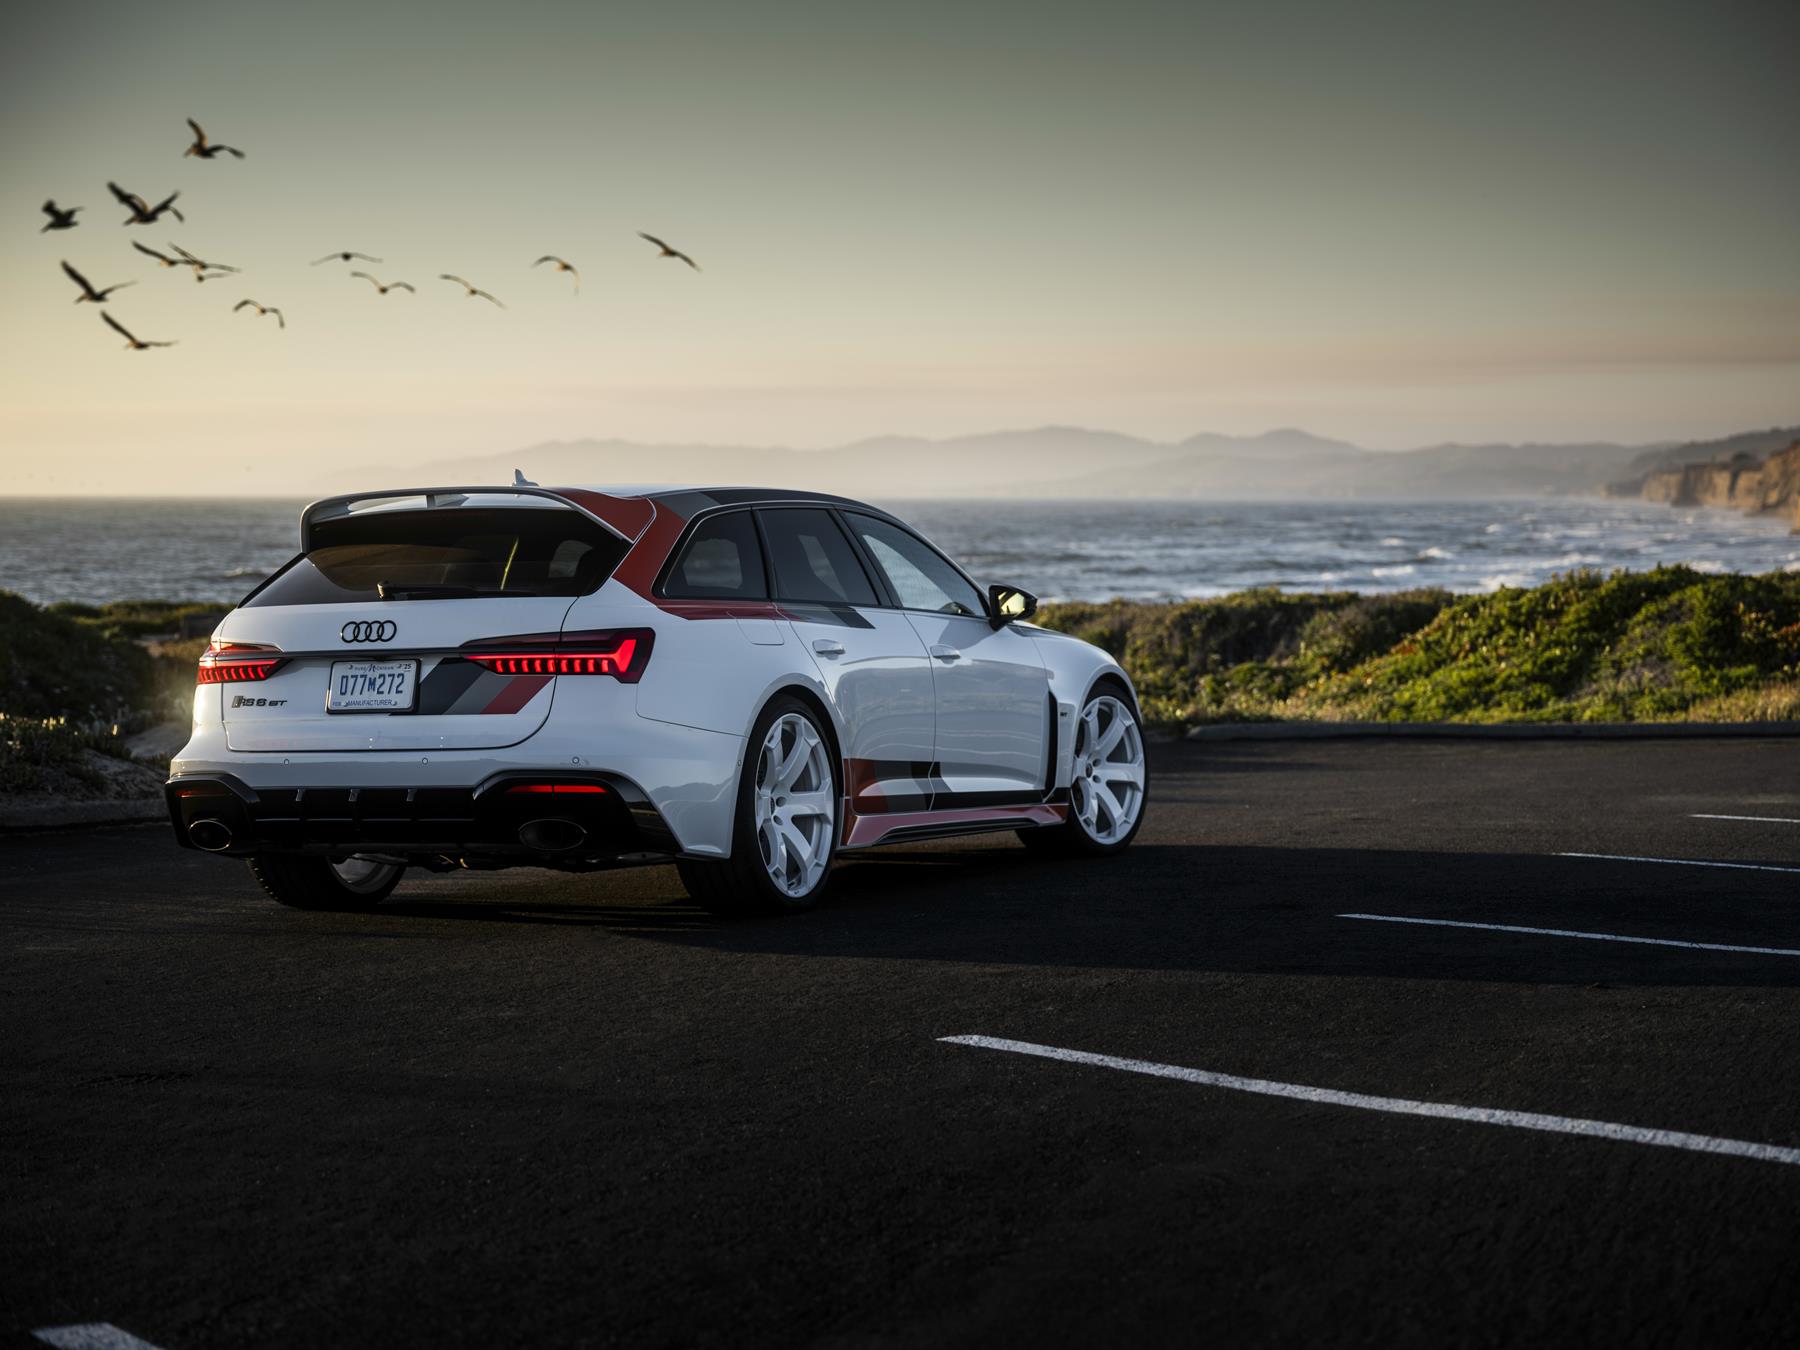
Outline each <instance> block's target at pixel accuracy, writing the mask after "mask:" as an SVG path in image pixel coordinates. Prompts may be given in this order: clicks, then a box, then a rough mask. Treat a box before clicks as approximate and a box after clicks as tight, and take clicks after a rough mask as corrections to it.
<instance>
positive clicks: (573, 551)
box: [167, 489, 679, 867]
mask: <svg viewBox="0 0 1800 1350" xmlns="http://www.w3.org/2000/svg"><path fill="white" fill-rule="evenodd" d="M632 505H635V506H643V505H644V504H643V503H633V504H632ZM645 513H647V510H646V512H644V513H632V512H626V513H623V514H624V517H625V519H624V521H623V525H621V524H618V523H609V522H608V521H607V520H606V519H604V518H603V517H602V516H601V515H600V514H597V513H596V512H595V511H593V510H592V509H589V508H587V507H583V506H579V505H576V504H575V503H572V502H571V501H569V500H566V499H563V498H561V497H559V496H557V495H556V494H554V493H549V492H543V491H535V492H534V491H527V490H518V489H515V490H500V489H469V490H442V491H432V492H424V493H406V494H395V495H388V496H380V497H361V498H344V499H336V500H334V501H332V502H328V503H322V504H320V505H319V506H315V507H313V508H309V510H308V512H307V514H306V516H305V517H303V525H302V551H301V553H300V554H299V555H297V556H296V557H295V558H294V559H293V560H292V561H291V562H290V563H288V564H287V565H286V566H285V567H283V568H282V569H281V570H280V571H278V572H277V573H276V574H275V575H273V576H272V577H270V578H269V579H268V580H267V581H266V582H264V583H263V584H262V585H261V586H259V587H258V588H257V589H256V590H255V591H253V592H252V593H251V594H250V595H249V596H247V597H246V598H245V600H244V601H243V603H242V604H241V605H240V606H239V607H238V608H237V609H235V610H233V611H232V612H231V613H230V614H229V615H228V616H227V617H226V618H225V619H224V621H223V622H222V623H221V624H220V625H219V627H218V629H217V630H216V632H215V633H214V635H213V638H212V642H211V645H210V647H209V650H208V651H207V652H206V654H205V655H204V656H202V657H201V659H200V663H199V668H198V670H197V672H196V687H195V693H194V728H193V738H192V740H191V741H190V742H189V744H188V745H187V747H186V748H185V749H184V750H183V751H182V752H181V754H180V755H179V756H177V758H176V760H175V761H174V763H173V765H172V776H171V778H170V781H169V784H168V789H167V792H168V799H169V808H170V814H171V819H172V821H173V824H174V827H175V831H176V835H177V838H178V839H179V841H180V842H181V843H182V844H184V845H186V846H189V847H194V848H200V849H204V850H207V851H210V852H216V853H226V854H233V855H240V856H250V855H255V854H258V853H261V852H268V851H278V852H301V853H318V854H325V855H330V856H346V855H350V854H355V855H357V856H373V857H385V858H391V859H394V860H405V861H407V862H410V863H426V864H428V865H439V866H444V867H450V866H482V865H504V864H506V863H508V862H513V861H527V860H528V861H536V862H546V861H548V862H558V861H560V862H562V863H564V864H567V865H605V864H607V863H609V862H613V861H618V860H620V859H630V858H632V857H635V856H638V855H652V854H668V853H672V852H675V851H678V848H679V846H678V845H677V843H676V842H675V840H674V838H673V836H672V835H671V834H670V832H669V830H668V827H667V826H666V825H665V824H664V823H663V821H662V819H661V816H660V815H659V813H658V812H657V810H656V808H655V807H654V805H653V804H652V803H651V802H650V801H649V798H648V796H647V794H646V793H645V791H644V790H643V789H642V788H641V787H640V786H639V785H638V784H637V783H636V782H635V781H634V780H633V779H632V777H631V776H630V775H629V774H626V773H622V772H621V771H620V769H619V767H618V764H617V762H615V760H614V759H612V758H611V757H609V756H608V755H607V754H605V753H603V752H602V753H597V752H596V745H598V746H601V747H605V746H607V745H609V744H610V745H612V746H615V747H620V748H628V747H630V746H632V745H634V744H636V743H638V742H641V741H642V739H643V736H644V731H643V727H642V724H641V723H640V720H639V719H638V717H637V713H636V694H635V687H634V686H635V685H636V684H637V682H638V681H639V680H640V679H641V678H642V677H643V675H644V672H645V670H646V668H647V667H648V664H649V662H650V660H651V657H652V652H653V650H654V646H655V639H656V632H655V625H654V622H653V616H654V614H655V611H654V610H653V609H652V608H650V607H649V606H646V605H642V604H641V603H637V602H635V601H634V599H633V597H631V596H629V595H628V594H626V595H624V597H623V599H622V600H621V602H620V603H619V604H618V605H615V606H611V607H605V606H602V607H598V608H596V607H595V606H594V605H593V603H592V601H591V597H593V596H594V595H595V593H596V592H597V591H599V590H600V589H601V588H602V587H604V586H605V585H606V583H607V581H608V579H609V578H610V577H611V576H612V574H613V572H614V570H615V569H616V568H617V567H618V566H619V564H620V563H621V561H622V560H623V559H624V558H625V557H626V556H627V554H628V553H629V552H630V550H631V548H632V545H633V543H634V537H635V535H634V530H633V525H634V524H635V523H636V521H635V518H634V516H635V515H636V514H645ZM636 532H638V533H641V530H639V531H636ZM584 599H587V600H588V603H587V604H586V606H585V608H584V610H583V617H584V618H591V617H594V616H596V615H599V616H600V617H602V618H605V619H608V620H609V622H608V623H607V624H606V626H603V627H593V626H585V627H572V626H571V624H570V615H571V610H572V609H573V608H574V607H575V606H576V605H577V604H578V602H582V601H583V600H584ZM611 620H616V622H610V621H611ZM571 686H575V687H576V688H575V689H574V690H572V691H571V689H570V687H571ZM559 698H561V699H563V701H564V702H565V703H567V704H568V705H569V707H570V711H571V712H575V711H578V712H579V719H578V721H579V725H570V722H571V719H564V721H563V723H562V724H559V725H556V726H552V725H551V722H552V717H553V712H554V710H555V709H556V707H557V703H558V700H559ZM547 729H548V730H547ZM609 729H610V730H609Z"/></svg>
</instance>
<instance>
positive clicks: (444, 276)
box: [438, 272, 506, 309]
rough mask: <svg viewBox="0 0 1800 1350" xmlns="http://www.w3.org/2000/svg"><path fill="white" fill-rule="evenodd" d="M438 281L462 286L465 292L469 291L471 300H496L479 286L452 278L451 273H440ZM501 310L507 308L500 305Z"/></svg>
mask: <svg viewBox="0 0 1800 1350" xmlns="http://www.w3.org/2000/svg"><path fill="white" fill-rule="evenodd" d="M438 280H439V281H454V282H455V283H456V284H457V285H458V286H461V287H462V288H463V289H464V290H465V291H467V292H468V293H469V299H471V300H473V299H474V298H475V297H476V296H478V295H479V296H480V297H481V298H482V299H483V300H494V297H493V296H491V295H489V294H488V293H487V292H486V291H484V290H482V289H480V288H479V287H477V286H473V285H471V284H470V283H468V282H466V281H464V280H463V279H462V278H461V277H455V276H451V275H450V273H448V272H439V273H438ZM494 303H495V304H496V305H500V302H499V301H498V300H494ZM500 308H501V309H505V308H506V306H505V305H500Z"/></svg>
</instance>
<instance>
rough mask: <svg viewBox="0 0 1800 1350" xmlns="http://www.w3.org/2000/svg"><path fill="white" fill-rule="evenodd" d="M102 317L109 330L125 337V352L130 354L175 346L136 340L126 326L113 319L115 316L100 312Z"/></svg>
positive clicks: (168, 343) (167, 343)
mask: <svg viewBox="0 0 1800 1350" xmlns="http://www.w3.org/2000/svg"><path fill="white" fill-rule="evenodd" d="M100 317H101V318H103V319H105V320H106V326H107V327H108V328H110V329H112V330H113V332H115V333H118V334H120V335H121V336H123V337H124V339H125V350H126V351H128V352H147V351H149V350H150V349H151V348H152V347H173V346H174V345H175V344H174V343H173V342H145V341H143V340H142V339H139V338H135V337H133V336H132V335H131V332H130V330H128V329H127V328H126V327H125V325H124V324H122V323H120V322H119V321H118V320H117V319H115V318H113V316H112V315H110V314H108V313H107V312H106V311H105V310H101V311H100Z"/></svg>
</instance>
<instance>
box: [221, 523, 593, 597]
mask: <svg viewBox="0 0 1800 1350" xmlns="http://www.w3.org/2000/svg"><path fill="white" fill-rule="evenodd" d="M312 533H313V547H312V548H311V550H309V551H308V552H307V553H305V554H303V555H301V556H300V557H299V558H296V559H295V560H294V561H293V562H292V563H290V564H289V565H288V566H287V568H286V569H285V570H283V571H281V572H278V573H276V575H275V576H273V577H271V578H270V579H269V580H268V581H267V582H265V583H264V584H263V586H262V587H261V589H259V590H257V591H255V592H254V593H253V594H251V595H250V597H249V598H248V599H246V600H245V601H244V604H245V605H246V606H256V605H335V604H345V603H350V602H354V601H360V600H377V599H381V598H383V597H384V596H385V597H386V598H387V599H390V600H457V599H468V598H471V597H488V596H515V595H516V596H543V595H549V596H556V595H567V596H576V595H586V594H587V593H588V592H589V591H592V590H594V589H595V588H596V587H598V586H599V585H600V583H601V582H603V581H605V580H606V578H607V577H609V576H611V575H612V570H613V568H615V567H617V566H618V565H619V560H620V559H621V558H623V557H624V556H625V551H626V549H627V548H628V547H629V545H627V544H626V542H625V541H624V540H622V539H620V538H619V537H618V536H617V535H615V534H613V533H612V532H611V531H610V530H608V529H606V528H604V527H603V526H600V525H597V524H595V523H594V522H593V521H591V520H589V519H587V518H586V517H585V516H582V515H579V514H577V513H576V512H574V511H563V510H550V511H541V510H536V509H532V508H525V507H498V508H493V509H488V510H482V509H475V508H469V509H460V508H453V509H450V510H436V511H371V512H369V513H367V514H366V515H362V516H355V515H352V516H344V517H341V518H340V519H337V520H326V521H319V522H317V523H316V524H315V525H314V526H313V530H312Z"/></svg>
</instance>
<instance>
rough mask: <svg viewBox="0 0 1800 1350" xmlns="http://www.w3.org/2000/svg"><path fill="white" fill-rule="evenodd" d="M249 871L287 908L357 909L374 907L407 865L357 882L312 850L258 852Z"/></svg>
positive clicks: (384, 896) (271, 896)
mask: <svg viewBox="0 0 1800 1350" xmlns="http://www.w3.org/2000/svg"><path fill="white" fill-rule="evenodd" d="M248 861H249V864H250V875H251V876H253V877H255V878H256V880H257V881H258V882H259V883H260V884H261V886H262V888H263V890H265V891H267V892H268V893H269V898H270V899H272V900H274V901H275V902H276V903H277V904H282V905H286V906H287V907H288V908H289V909H315V910H338V911H356V910H367V909H374V908H375V906H376V905H378V904H380V903H381V902H382V901H383V900H385V899H386V898H387V897H388V894H389V893H390V892H391V891H392V890H393V889H394V887H395V886H397V885H399V884H400V876H401V873H403V872H404V871H405V870H406V869H405V868H404V867H401V866H398V865H394V866H392V867H391V868H389V869H385V870H383V871H380V872H377V873H376V874H375V875H374V876H373V877H371V878H369V879H368V880H367V881H365V882H363V883H361V884H359V885H350V884H346V883H345V880H344V878H343V877H341V876H339V874H338V873H337V872H336V871H335V870H334V869H333V867H332V863H331V859H329V858H326V857H322V856H320V855H318V854H312V853H258V854H256V855H255V856H254V857H252V858H250V859H249V860H248Z"/></svg>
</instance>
